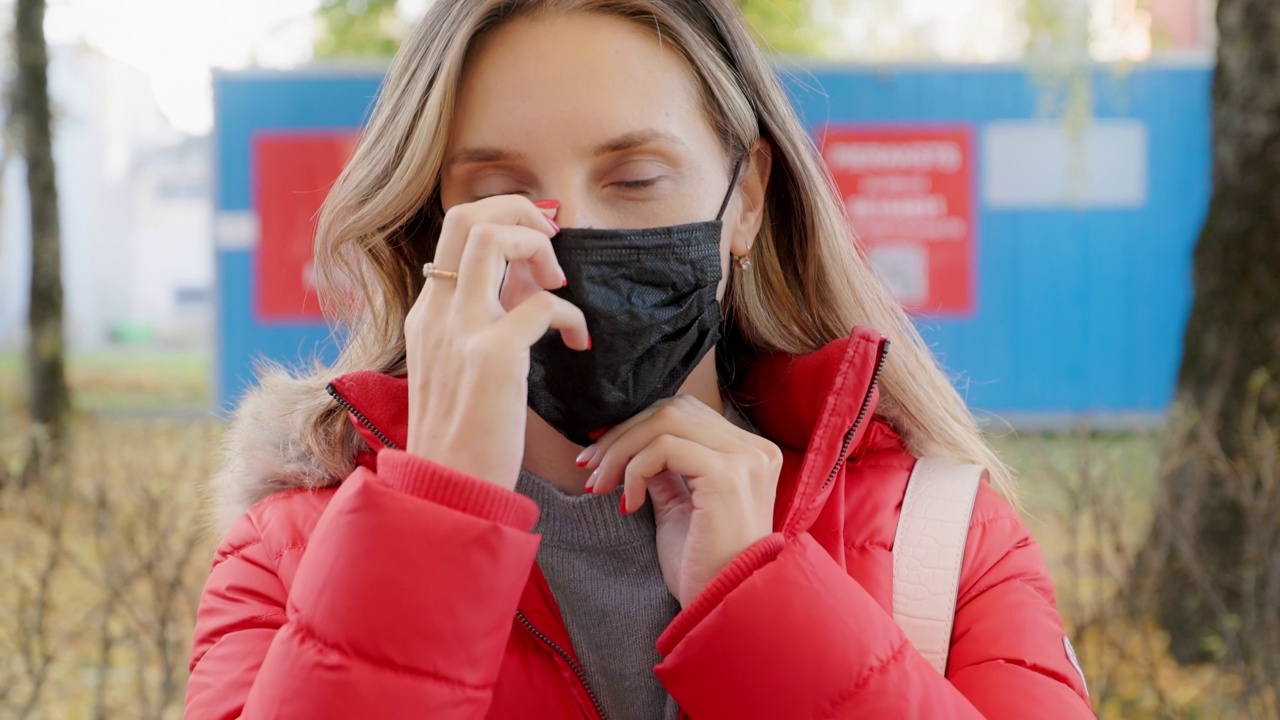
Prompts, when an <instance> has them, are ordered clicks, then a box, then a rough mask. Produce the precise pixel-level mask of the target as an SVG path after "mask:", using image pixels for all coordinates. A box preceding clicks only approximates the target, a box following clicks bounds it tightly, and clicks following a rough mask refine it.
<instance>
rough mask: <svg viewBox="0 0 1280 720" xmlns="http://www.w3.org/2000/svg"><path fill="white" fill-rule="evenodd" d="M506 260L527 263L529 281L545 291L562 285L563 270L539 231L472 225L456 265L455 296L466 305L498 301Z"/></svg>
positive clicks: (488, 224) (485, 305) (478, 306)
mask: <svg viewBox="0 0 1280 720" xmlns="http://www.w3.org/2000/svg"><path fill="white" fill-rule="evenodd" d="M509 263H523V264H525V265H527V266H528V268H529V272H530V274H531V276H532V278H533V280H534V281H535V282H536V283H537V284H538V285H540V286H541V287H543V288H546V289H548V290H550V289H556V288H560V287H563V286H564V272H563V271H562V270H561V269H560V264H559V263H557V262H556V256H555V252H554V251H553V250H552V249H551V238H549V237H547V235H546V234H545V233H543V232H539V231H537V230H530V229H529V228H526V227H517V226H513V225H494V224H492V223H479V224H477V225H474V226H472V228H471V231H470V236H469V238H468V240H467V246H466V247H465V248H464V249H463V251H462V262H461V265H460V266H459V267H458V280H457V287H458V292H457V297H459V298H460V299H461V300H462V301H463V302H465V303H467V304H468V306H470V307H475V308H484V307H490V306H491V303H494V302H496V301H497V300H498V291H499V288H500V287H501V285H502V276H503V274H504V272H505V271H506V268H507V265H508V264H509Z"/></svg>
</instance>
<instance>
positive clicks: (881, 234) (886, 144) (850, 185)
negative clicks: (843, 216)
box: [818, 125, 974, 314]
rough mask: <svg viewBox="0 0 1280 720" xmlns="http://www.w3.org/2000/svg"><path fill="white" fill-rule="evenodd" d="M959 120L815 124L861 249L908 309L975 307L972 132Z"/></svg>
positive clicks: (964, 310)
mask: <svg viewBox="0 0 1280 720" xmlns="http://www.w3.org/2000/svg"><path fill="white" fill-rule="evenodd" d="M972 137H973V135H972V132H971V130H970V129H969V128H968V127H965V126H911V125H902V126H893V127H864V126H858V125H832V126H827V127H826V128H825V129H821V130H820V131H819V135H818V138H819V142H820V143H821V147H822V157H823V159H825V160H826V162H827V165H828V167H830V168H831V173H832V175H833V176H834V177H835V180H836V184H837V185H838V186H839V188H840V194H841V197H842V198H843V199H844V204H845V209H846V212H847V213H848V215H849V220H850V222H852V223H853V229H854V231H855V232H857V234H858V237H859V238H860V239H861V241H862V243H863V246H864V247H865V248H866V253H867V257H868V259H869V260H870V262H871V264H872V265H873V266H874V267H875V268H876V271H877V272H878V273H879V274H880V276H881V277H882V278H884V280H885V282H886V283H887V284H888V285H889V287H890V289H891V290H892V291H893V293H894V295H895V296H897V298H898V300H899V301H900V302H902V304H903V305H905V306H906V307H907V308H908V309H910V310H915V311H920V312H926V313H946V314H954V313H960V314H964V313H969V312H972V311H973V306H974V302H973V275H974V271H973V266H974V228H973V176H974V172H973V140H972Z"/></svg>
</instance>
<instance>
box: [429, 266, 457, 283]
mask: <svg viewBox="0 0 1280 720" xmlns="http://www.w3.org/2000/svg"><path fill="white" fill-rule="evenodd" d="M422 277H424V278H426V279H428V280H432V279H438V280H457V279H458V273H456V272H454V271H452V270H441V269H440V268H438V267H436V264H435V263H427V264H426V265H423V266H422Z"/></svg>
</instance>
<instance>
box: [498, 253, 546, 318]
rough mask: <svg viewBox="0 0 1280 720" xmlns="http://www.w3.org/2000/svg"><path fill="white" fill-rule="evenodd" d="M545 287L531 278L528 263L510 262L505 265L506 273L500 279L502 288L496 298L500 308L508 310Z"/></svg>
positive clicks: (531, 274)
mask: <svg viewBox="0 0 1280 720" xmlns="http://www.w3.org/2000/svg"><path fill="white" fill-rule="evenodd" d="M544 289H545V288H543V287H541V286H539V285H538V283H537V281H535V280H534V279H533V273H532V272H531V271H530V270H529V265H528V263H511V264H510V265H508V266H507V274H506V276H504V277H503V280H502V290H501V291H499V293H498V300H499V302H500V303H501V305H502V309H503V310H506V311H508V312H510V311H511V310H513V309H514V308H515V307H516V306H517V305H519V304H520V303H522V302H524V301H525V300H528V299H529V298H530V297H532V296H534V295H537V294H538V293H540V292H542V291H543V290H544Z"/></svg>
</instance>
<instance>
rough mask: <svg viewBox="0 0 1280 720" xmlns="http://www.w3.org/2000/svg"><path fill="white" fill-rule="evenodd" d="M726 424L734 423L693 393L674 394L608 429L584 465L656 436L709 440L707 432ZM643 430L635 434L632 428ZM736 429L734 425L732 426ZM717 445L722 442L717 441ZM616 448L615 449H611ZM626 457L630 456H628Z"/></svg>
mask: <svg viewBox="0 0 1280 720" xmlns="http://www.w3.org/2000/svg"><path fill="white" fill-rule="evenodd" d="M725 425H727V426H728V427H730V428H733V427H734V426H733V424H732V423H729V421H727V420H725V419H724V417H723V416H721V415H720V414H719V413H717V412H716V411H715V410H712V409H711V408H710V407H708V406H707V405H706V404H705V403H703V402H702V401H701V400H698V399H697V398H695V397H693V396H692V395H677V396H675V397H672V398H667V399H665V400H660V401H658V402H656V403H654V404H653V405H651V406H649V407H648V408H646V409H644V410H642V411H640V412H639V413H637V414H636V415H635V416H634V417H631V418H628V419H627V420H626V421H624V422H621V423H619V424H618V425H617V426H615V427H613V428H610V429H609V430H608V431H607V432H605V433H604V434H603V435H602V436H600V438H599V439H597V440H596V443H595V445H594V446H593V452H592V456H591V460H590V461H589V462H588V463H587V465H586V467H587V468H590V469H595V468H598V467H600V465H601V463H602V462H603V461H604V458H605V456H606V455H607V454H609V453H610V452H611V451H614V452H621V453H622V454H624V455H628V450H630V452H636V451H639V449H640V448H642V447H644V446H645V445H648V444H649V443H650V442H652V440H653V438H654V437H655V436H656V435H659V434H662V433H671V434H675V435H680V436H682V437H687V438H689V439H691V440H702V441H704V442H705V441H710V440H711V435H710V433H716V432H723V431H724V430H725V427H724V426H725ZM637 429H642V431H641V432H639V433H638V434H637V433H634V432H633V431H634V430H637ZM735 429H736V428H735ZM624 438H625V440H624ZM716 444H717V445H719V444H721V443H716ZM614 448H618V450H616V451H615V450H613V449H614ZM628 457H629V455H628Z"/></svg>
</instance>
